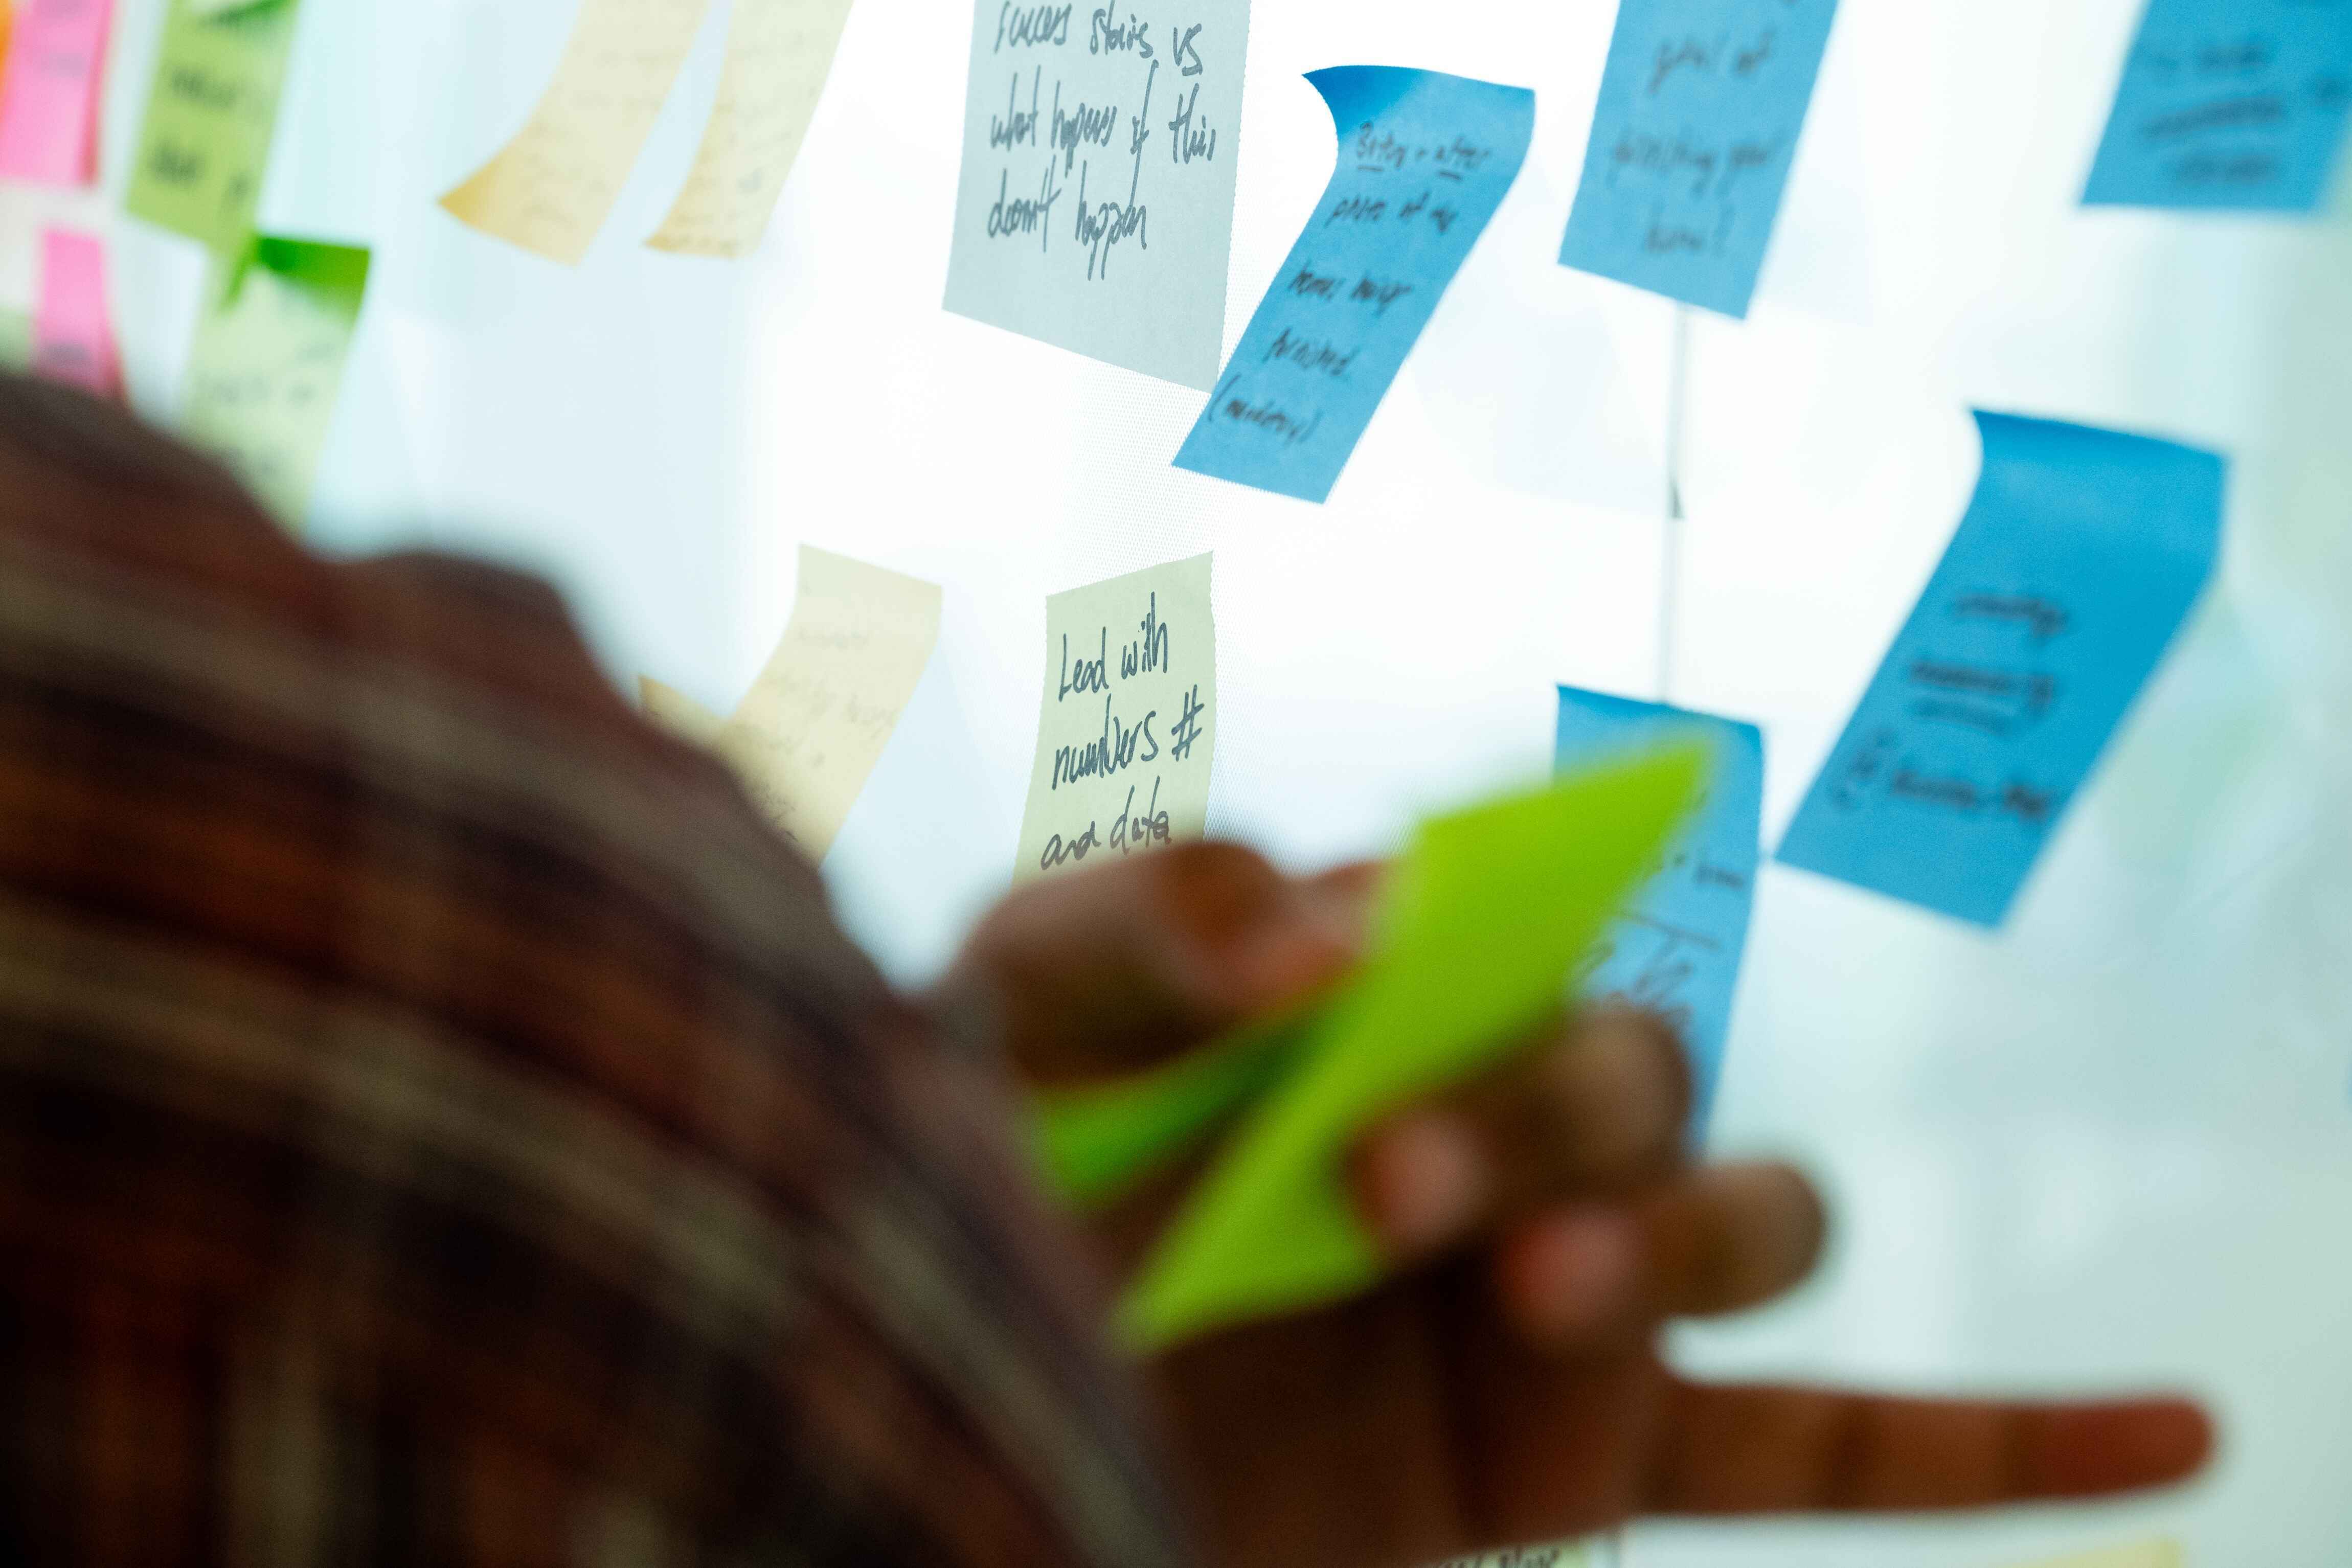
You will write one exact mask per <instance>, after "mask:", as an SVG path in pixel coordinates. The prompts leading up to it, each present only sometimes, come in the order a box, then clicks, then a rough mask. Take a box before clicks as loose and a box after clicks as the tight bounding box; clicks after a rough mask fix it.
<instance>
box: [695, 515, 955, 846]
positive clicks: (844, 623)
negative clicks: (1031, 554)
mask: <svg viewBox="0 0 2352 1568" xmlns="http://www.w3.org/2000/svg"><path fill="white" fill-rule="evenodd" d="M939 640H940V591H939V589H938V588H937V587H936V586H934V585H933V584H930V583H928V582H921V581H918V580H916V579H914V578H911V577H901V576H900V575H898V573H897V572H895V571H885V570H882V569H881V568H880V567H878V566H868V565H866V563H865V562H864V561H859V560H851V559H849V558H848V557H846V556H838V555H833V554H830V553H828V552H827V551H824V550H821V549H811V548H810V547H809V546H807V545H803V546H802V547H801V554H800V586H799V590H798V592H797V593H796V595H795V596H794V598H793V616H792V620H791V621H789V622H786V623H785V626H784V637H783V641H782V642H781V643H777V644H776V651H775V653H772V655H770V657H769V659H768V663H767V665H766V667H765V668H763V669H762V670H761V672H760V675H759V678H758V679H757V680H755V681H753V682H752V683H751V691H750V693H749V694H747V695H745V696H744V698H743V701H742V705H741V706H739V707H738V708H736V710H735V714H734V716H733V717H731V718H730V719H729V720H728V721H727V723H726V724H725V725H724V726H723V727H721V728H720V729H719V734H718V735H717V737H715V738H714V740H713V742H712V747H713V749H715V750H716V751H717V752H718V753H719V756H721V757H723V758H726V759H727V761H728V763H729V764H730V766H732V767H733V768H734V769H735V771H736V773H737V775H738V776H739V777H740V778H741V779H742V780H743V787H744V788H745V789H748V790H750V791H751V797H752V799H753V800H757V801H758V802H759V804H760V807H761V810H763V811H765V812H766V813H767V815H768V817H769V820H770V821H773V822H774V823H775V824H776V826H777V827H778V828H780V829H782V831H783V833H784V836H785V837H786V838H789V839H791V840H792V841H793V843H795V844H797V845H799V846H800V849H801V852H803V854H805V855H807V856H808V858H809V859H811V860H813V861H814V860H821V859H823V858H824V852H825V851H826V850H828V849H830V848H831V847H832V846H833V840H834V835H835V834H836V833H838V832H840V831H841V824H842V821H844V819H845V818H846V817H847V816H848V815H849V808H850V806H851V805H852V804H853V803H854V802H855V801H856V799H857V792H858V791H859V790H860V789H864V788H865V787H866V776H867V775H869V774H871V773H872V772H873V771H874V765H875V764H876V763H877V762H878V761H880V760H881V758H882V747H884V746H885V745H886V744H887V742H888V741H889V739H890V732H891V731H892V730H893V729H895V728H897V727H898V715H899V714H900V713H901V712H902V711H904V709H905V708H906V706H907V702H908V699H909V698H910V697H912V696H913V695H915V683H916V682H917V681H919V679H921V677H922V674H923V666H924V665H925V664H929V662H930V657H931V650H932V648H934V647H935V646H936V645H937V644H938V643H939Z"/></svg>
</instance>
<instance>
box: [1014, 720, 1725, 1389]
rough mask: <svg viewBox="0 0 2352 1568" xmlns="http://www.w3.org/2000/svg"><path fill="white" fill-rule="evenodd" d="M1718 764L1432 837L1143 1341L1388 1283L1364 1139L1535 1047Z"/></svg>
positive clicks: (1488, 817)
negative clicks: (1356, 1149) (1435, 1095)
mask: <svg viewBox="0 0 2352 1568" xmlns="http://www.w3.org/2000/svg"><path fill="white" fill-rule="evenodd" d="M1706 766H1707V762H1706V752H1705V751H1704V749H1702V748H1700V747H1675V748H1671V749H1666V750H1661V751H1658V752H1654V753H1651V754H1648V755H1645V756H1643V757H1640V758H1634V759H1633V760H1630V761H1625V762H1621V763H1618V764H1615V765H1613V766H1611V767H1608V768H1599V769H1596V770H1593V771H1591V772H1587V773H1583V774H1580V775H1578V776H1576V777H1573V778H1570V779H1564V780H1562V781H1561V782H1559V784H1556V785H1554V786H1551V787H1550V788H1548V789H1540V790H1536V791H1533V792H1531V793H1528V794H1522V795H1516V796H1511V797H1508V798H1506V799H1504V800H1496V801H1494V802H1491V803H1488V804H1486V805H1482V806H1477V807H1474V808H1472V809H1471V810H1466V811H1462V812H1459V813H1456V814H1454V815H1453V816H1448V817H1442V818H1439V819H1437V820H1435V821H1431V822H1429V823H1427V824H1425V825H1424V826H1423V829H1422V830H1421V832H1420V834H1419V835H1418V837H1417V838H1416V839H1415V841H1414V842H1413V844H1412V848H1411V849H1410V850H1408V851H1407V852H1406V853H1405V855H1404V856H1403V858H1402V860H1401V861H1400V862H1398V864H1397V865H1396V867H1395V868H1394V869H1393V870H1392V871H1391V874H1390V878H1389V883H1388V886H1387V890H1386V893H1385V895H1384V897H1383V900H1382V906H1381V917H1380V920H1379V923H1378V925H1377V927H1376V930H1375V934H1374V938H1373V942H1372V945H1371V956H1370V957H1369V958H1368V959H1367V960H1366V962H1365V964H1364V965H1363V967H1361V968H1360V970H1359V971H1358V973H1357V975H1356V976H1355V977H1354V978H1353V979H1352V980H1351V981H1350V982H1349V984H1348V985H1347V986H1346V987H1345V988H1343V989H1342V990H1341V991H1340V992H1339V994H1337V995H1336V996H1334V997H1333V998H1330V999H1329V1000H1328V1002H1327V1003H1326V1004H1325V1005H1324V1006H1323V1007H1322V1008H1321V1009H1318V1012H1317V1013H1316V1014H1315V1015H1314V1017H1313V1018H1312V1019H1310V1020H1308V1021H1307V1024H1306V1025H1305V1026H1304V1037H1303V1038H1302V1039H1300V1040H1297V1043H1296V1045H1295V1046H1294V1047H1293V1048H1292V1050H1293V1054H1292V1055H1290V1056H1289V1057H1287V1058H1286V1066H1285V1068H1284V1070H1283V1071H1281V1072H1280V1073H1279V1074H1278V1075H1276V1081H1275V1082H1273V1083H1272V1084H1271V1086H1270V1087H1268V1088H1266V1089H1265V1092H1263V1093H1262V1094H1261V1095H1259V1096H1258V1097H1257V1098H1256V1099H1255V1103H1252V1104H1250V1105H1249V1107H1248V1108H1247V1109H1246V1110H1245V1111H1244V1113H1243V1115H1242V1118H1241V1120H1240V1123H1239V1124H1238V1125H1237V1126H1236V1127H1235V1129H1234V1132H1233V1134H1232V1135H1231V1140H1230V1142H1229V1143H1228V1144H1227V1145H1226V1146H1225V1148H1224V1150H1223V1153H1222V1154H1221V1155H1220V1156H1219V1158H1218V1160H1217V1163H1216V1164H1215V1165H1214V1166H1212V1168H1211V1169H1210V1171H1209V1173H1208V1174H1207V1176H1205V1177H1204V1178H1203V1180H1202V1184H1201V1186H1200V1187H1199V1188H1198V1189H1197V1190H1196V1191H1195V1192H1194V1193H1193V1195H1192V1199H1191V1201H1190V1203H1189V1204H1188V1205H1187V1207H1185V1208H1184V1209H1183V1210H1182V1211H1181V1212H1180V1213H1179V1214H1178V1216H1177V1217H1176V1218H1175V1220H1174V1221H1173V1223H1172V1224H1171V1226H1170V1228H1169V1229H1168V1231H1167V1232H1166V1233H1165V1234H1164V1235H1163V1236H1162V1238H1161V1239H1160V1245H1159V1247H1158V1249H1156V1250H1155V1251H1154V1253H1153V1254H1152V1256H1151V1257H1150V1259H1148V1260H1146V1262H1145V1264H1144V1267H1143V1270H1142V1272H1141V1273H1140V1274H1139V1276H1138V1278H1137V1280H1136V1281H1135V1283H1134V1284H1133V1286H1132V1287H1131V1288H1130V1289H1129V1292H1128V1295H1127V1297H1126V1299H1125V1300H1124V1301H1122V1302H1121V1303H1120V1308H1119V1319H1120V1323H1119V1326H1120V1329H1121V1332H1122V1333H1124V1335H1125V1336H1126V1338H1127V1339H1128V1341H1129V1343H1130V1344H1132V1345H1134V1346H1136V1347H1137V1348H1139V1349H1152V1348H1156V1347H1158V1346H1160V1345H1164V1344H1167V1343H1171V1342H1173V1341H1176V1340H1180V1339H1182V1338H1186V1337H1188V1336H1190V1335H1192V1334H1196V1333H1202V1332H1204V1331H1206V1330H1209V1329H1212V1328H1215V1327H1218V1326H1220V1325H1222V1324H1226V1323H1231V1322H1238V1321H1242V1320H1244V1319H1247V1318H1253V1317H1258V1316H1263V1315H1266V1314H1269V1313H1274V1312H1286V1311H1291V1310H1295V1309H1299V1308H1304V1307H1308V1306H1313V1305H1316V1304H1318V1303H1320V1302H1324V1301H1335V1300H1339V1299H1340V1298H1343V1297H1346V1296H1349V1295H1352V1294H1354V1293H1356V1292H1357V1291H1361V1290H1363V1289H1365V1288H1367V1287H1369V1286H1370V1285H1372V1284H1374V1283H1376V1282H1377V1281H1378V1280H1379V1278H1380V1276H1381V1261H1380V1260H1379V1258H1378V1256H1377V1254H1376V1253H1375V1251H1374V1249H1373V1246H1372V1243H1371V1240H1370V1238H1369V1237H1367V1236H1366V1235H1365V1234H1364V1233H1363V1229H1362V1228H1361V1226H1360V1225H1359V1224H1358V1223H1357V1220H1356V1218H1355V1215H1354V1212H1353V1210H1352V1208H1351V1207H1350V1206H1349V1200H1348V1195H1347V1192H1346V1189H1345V1186H1344V1183H1343V1180H1342V1171H1341V1162H1342V1159H1343V1157H1344V1155H1345V1153H1346V1150H1347V1147H1348V1145H1349V1142H1350V1141H1351V1140H1352V1139H1353V1138H1354V1137H1355V1136H1356V1135H1357V1134H1359V1133H1360V1132H1362V1131H1363V1130H1364V1129H1365V1128H1367V1127H1369V1126H1370V1125H1371V1124H1373V1123H1375V1122H1376V1121H1378V1120H1379V1119H1380V1118H1381V1117H1382V1116H1383V1115H1386V1114H1387V1113H1390V1112H1391V1111H1393V1110H1395V1109H1397V1108H1398V1107H1400V1106H1402V1104H1404V1103H1406V1102H1408V1101H1411V1100H1413V1099H1415V1098H1417V1097H1420V1096H1422V1095H1424V1094H1427V1093H1429V1092H1432V1091H1434V1090H1437V1089H1440V1088H1443V1087H1444V1086H1445V1085H1447V1084H1450V1083H1454V1082H1459V1081H1461V1080H1464V1079H1465V1078H1468V1077H1471V1076H1473V1075H1475V1074H1476V1073H1477V1072H1479V1071H1482V1070H1484V1069H1486V1068H1487V1067H1489V1066H1492V1065H1494V1064H1495V1063H1496V1062H1497V1061H1499V1060H1501V1059H1502V1058H1503V1057H1505V1056H1507V1055H1508V1054H1509V1053H1510V1052H1511V1051H1514V1050H1516V1049H1517V1048H1518V1047H1520V1046H1522V1045H1524V1044H1525V1043H1526V1042H1527V1036H1528V1031H1529V1030H1532V1029H1534V1028H1535V1027H1536V1026H1538V1024H1540V1023H1541V1021H1542V1020H1543V1019H1544V1018H1545V1017H1546V1016H1547V1015H1548V1014H1549V1012H1550V1011H1551V1010H1552V1009H1556V1008H1558V1007H1559V1005H1560V1003H1561V1001H1562V1000H1563V998H1565V997H1566V996H1567V994H1568V988H1569V984H1570V977H1571V975H1572V974H1573V972H1574V969H1575V966H1576V962H1577V960H1578V958H1579V957H1580V956H1581V955H1582V954H1583V953H1584V951H1585V949H1586V948H1587V947H1589V946H1591V943H1592V942H1593V940H1594V938H1596V937H1597V936H1599V935H1600V934H1601V931H1602V929H1603V928H1604V927H1605V926H1606V925H1607V924H1608V922H1609V921H1610V920H1611V919H1612V918H1613V917H1614V916H1615V915H1616V914H1617V913H1618V912H1619V910H1620V909H1621V908H1622V906H1623V904H1625V902H1626V901H1627V900H1628V899H1629V898H1630V897H1632V896H1633V894H1634V893H1635V891H1636V890H1638V889H1639V888H1640V886H1641V885H1642V883H1643V881H1644V879H1645V878H1646V877H1647V876H1648V875H1649V873H1651V872H1652V871H1653V870H1654V868H1655V867H1656V865H1657V863H1658V862H1659V859H1660V857H1661V856H1662V855H1663V854H1664V852H1665V850H1666V847H1667V845H1668V842H1669V841H1670V839H1671V837H1672V835H1673V832H1674V831H1675V827H1676V826H1677V824H1679V823H1680V822H1681V821H1682V820H1683V818H1684V817H1685V814H1686V813H1687V812H1688V811H1689V810H1690V809H1691V807H1692V805H1693V803H1694V802H1695V801H1696V800H1697V798H1698V793H1699V788H1700V785H1701V783H1702V782H1703V779H1704V776H1705V774H1706ZM1212 1054H1213V1055H1214V1054H1217V1053H1215V1052H1213V1053H1212ZM1191 1087H1192V1088H1193V1089H1194V1090H1195V1091H1196V1092H1197V1090H1198V1088H1199V1085H1197V1084H1194V1085H1192V1086H1191ZM1171 1109H1172V1108H1171V1106H1170V1105H1168V1104H1166V1103H1154V1104H1153V1105H1152V1107H1151V1111H1150V1115H1149V1116H1147V1118H1146V1119H1147V1120H1150V1119H1151V1118H1153V1117H1156V1118H1157V1121H1158V1126H1157V1127H1155V1128H1153V1129H1150V1130H1154V1131H1158V1132H1160V1133H1161V1134H1165V1133H1166V1131H1167V1129H1168V1127H1169V1126H1171V1125H1174V1126H1180V1127H1181V1126H1185V1125H1186V1124H1187V1118H1186V1117H1185V1116H1183V1115H1181V1114H1172V1113H1171ZM1186 1135H1187V1136H1189V1135H1191V1134H1190V1133H1189V1132H1188V1133H1187V1134H1186ZM1049 1141H1050V1139H1049ZM1138 1141H1141V1137H1140V1133H1139V1134H1138ZM1114 1153H1115V1154H1116V1155H1117V1156H1118V1159H1120V1160H1123V1161H1124V1162H1125V1163H1126V1164H1127V1165H1128V1166H1129V1168H1135V1167H1137V1166H1140V1165H1141V1164H1143V1163H1146V1162H1145V1161H1143V1160H1140V1159H1139V1158H1138V1157H1137V1155H1136V1152H1135V1150H1134V1149H1132V1148H1125V1149H1117V1150H1114ZM1063 1174H1064V1179H1065V1183H1066V1185H1067V1173H1066V1172H1065V1173H1063Z"/></svg>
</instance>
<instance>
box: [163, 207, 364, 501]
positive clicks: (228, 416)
mask: <svg viewBox="0 0 2352 1568" xmlns="http://www.w3.org/2000/svg"><path fill="white" fill-rule="evenodd" d="M215 270H216V273H217V274H218V276H217V277H216V278H215V285H214V287H213V289H212V291H211V297H212V298H214V300H215V301H216V303H215V304H214V305H213V306H212V308H210V309H209V310H208V311H207V312H206V313H205V317H204V319H202V320H201V321H199V322H198V323H197V325H196V340H195V345H194V349H193V350H190V353H189V357H188V379H187V383H186V387H185V390H184V394H183V397H182V400H181V406H180V429H181V434H184V435H185V436H186V437H187V438H188V439H189V441H191V442H193V443H194V444H196V445H197V446H200V447H202V448H204V449H205V451H208V452H210V453H212V454H213V455H215V456H217V457H219V458H220V459H221V460H222V461H223V462H225V463H226V464H227V465H229V467H230V468H231V469H233V470H235V471H236V475H237V476H238V477H240V478H242V479H243V480H244V481H245V482H246V484H247V486H250V487H251V488H252V490H253V492H254V494H255V495H257V496H258V497H261V499H262V501H263V503H264V504H265V505H267V506H268V507H269V509H270V510H271V511H273V512H275V513H277V514H278V517H280V518H282V519H284V520H285V521H287V522H288V523H298V522H299V521H300V520H301V518H302V516H303V514H304V513H305V512H306V511H308V510H309V508H310V483H311V480H312V478H313V476H315V475H316V474H317V472H318V466H319V453H320V450H321V449H322V448H323V447H324V446H325V445H326V444H327V432H328V430H329V428H330V427H331V424H332V423H333V420H334V413H335V395H336V393H337V392H338V391H339V390H340V389H341V385H342V379H343V361H344V359H345V358H346V357H347V356H348V354H349V353H350V350H351V341H352V330H353V329H355V328H356V326H357V325H358V322H359V315H360V301H361V298H362V296H363V295H364V294H365V293H366V290H367V274H368V253H367V252H366V251H364V250H360V249H356V248H354V247H352V246H340V245H320V244H316V243H313V242H311V241H309V240H289V239H273V238H266V237H265V238H259V239H257V240H255V241H254V242H253V244H252V245H251V246H249V247H248V249H247V253H246V256H245V257H244V259H243V260H242V261H241V262H240V263H238V264H236V265H235V266H229V265H227V264H216V267H215Z"/></svg>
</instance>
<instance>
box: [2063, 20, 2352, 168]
mask: <svg viewBox="0 0 2352 1568" xmlns="http://www.w3.org/2000/svg"><path fill="white" fill-rule="evenodd" d="M2346 110H2352V3H2347V0H2150V4H2149V5H2148V7H2147V15H2146V16H2144V17H2143V18H2142V20H2141V22H2140V28H2139V37H2138V39H2137V42H2135V43H2134V44H2133V46H2132V51H2131V57H2130V58H2129V59H2127V60H2126V62H2125V65H2124V75H2123V83H2122V85H2121V86H2120V87H2119V88H2118V89H2116V102H2115V108H2114V110H2113V111H2112V112H2111V113H2110V115H2109V117H2108V120H2107V131H2106V135H2105V137H2104V138H2102V139H2101V141H2100V142H2099V154H2098V158H2097V160H2096V161H2095V162H2094V163H2093V164H2092V165H2091V178H2090V183H2089V184H2088V186H2087V187H2086V188H2085V189H2084V193H2083V200H2084V202H2085V203H2087V204H2093V205H2106V206H2129V207H2234V208H2239V209H2242V210H2248V211H2270V212H2298V213H2300V212H2308V211H2310V210H2311V209H2312V208H2313V207H2314V206H2315V205H2316V204H2318V202H2319V200H2320V198H2321V196H2323V195H2324V194H2326V190H2327V182H2328V177H2329V174H2330V172H2332V171H2333V169H2334V168H2335V166H2336V157H2337V153H2338V149H2339V148H2340V147H2341V146H2342V144H2343V141H2344V118H2345V112H2346Z"/></svg>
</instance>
